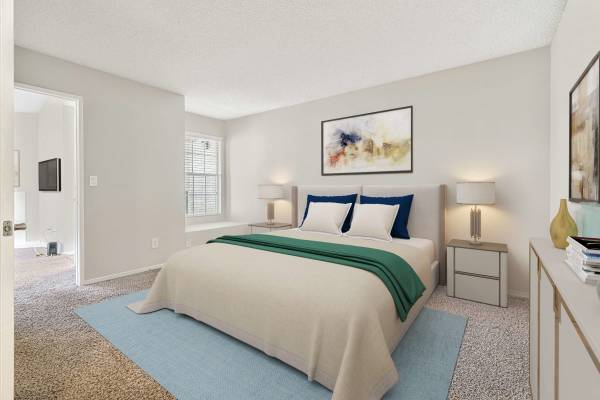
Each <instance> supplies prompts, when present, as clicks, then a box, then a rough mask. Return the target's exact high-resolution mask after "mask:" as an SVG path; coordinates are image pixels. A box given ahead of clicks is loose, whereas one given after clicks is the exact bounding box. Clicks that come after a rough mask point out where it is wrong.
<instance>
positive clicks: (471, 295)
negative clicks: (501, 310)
mask: <svg viewBox="0 0 600 400" xmlns="http://www.w3.org/2000/svg"><path fill="white" fill-rule="evenodd" d="M454 293H455V297H459V298H461V299H465V300H473V301H478V302H480V303H486V304H491V305H494V306H499V305H500V281H499V280H497V279H490V278H482V277H479V276H472V275H462V274H456V275H455V276H454Z"/></svg>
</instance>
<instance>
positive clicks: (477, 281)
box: [446, 239, 508, 307]
mask: <svg viewBox="0 0 600 400" xmlns="http://www.w3.org/2000/svg"><path fill="white" fill-rule="evenodd" d="M447 250H448V251H447V255H446V257H447V259H446V265H447V271H448V283H447V285H448V286H447V293H448V296H451V297H456V298H460V299H464V300H472V301H476V302H479V303H485V304H491V305H494V306H500V307H508V262H507V259H508V246H507V245H505V244H503V243H488V242H481V244H477V245H475V244H471V242H469V241H468V240H456V239H454V240H451V241H450V243H448V248H447Z"/></svg>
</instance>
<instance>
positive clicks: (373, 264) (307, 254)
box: [208, 234, 425, 321]
mask: <svg viewBox="0 0 600 400" xmlns="http://www.w3.org/2000/svg"><path fill="white" fill-rule="evenodd" d="M208 243H225V244H230V245H234V246H244V247H250V248H253V249H258V250H264V251H271V252H274V253H281V254H287V255H290V256H295V257H303V258H310V259H312V260H319V261H326V262H330V263H334V264H341V265H346V266H349V267H353V268H358V269H363V270H365V271H369V272H372V273H373V274H375V275H377V277H378V278H379V279H381V281H382V282H383V283H384V285H385V286H386V287H387V289H388V290H389V292H390V294H391V295H392V298H393V299H394V304H395V305H396V311H397V312H398V316H399V317H400V319H401V320H402V321H404V320H405V319H406V316H407V315H408V312H409V311H410V309H411V307H412V306H413V305H414V304H415V303H416V302H417V300H418V299H419V298H420V297H421V296H422V295H423V292H424V291H425V285H423V282H421V279H420V278H419V276H418V275H417V274H416V272H415V271H414V270H413V269H412V267H411V266H410V265H409V264H408V263H407V262H406V261H405V260H404V259H403V258H402V257H400V256H398V255H396V254H394V253H390V252H389V251H384V250H380V249H374V248H371V247H361V246H351V245H347V244H339V243H328V242H321V241H316V240H303V239H295V238H289V237H284V236H275V235H260V234H253V235H238V236H221V237H219V238H217V239H214V240H210V241H208ZM349 295H351V294H349Z"/></svg>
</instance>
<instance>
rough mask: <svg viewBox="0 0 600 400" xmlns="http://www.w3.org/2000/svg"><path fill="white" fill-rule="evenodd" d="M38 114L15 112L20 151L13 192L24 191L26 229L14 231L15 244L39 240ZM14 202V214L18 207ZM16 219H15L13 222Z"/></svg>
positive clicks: (16, 137) (16, 136)
mask: <svg viewBox="0 0 600 400" xmlns="http://www.w3.org/2000/svg"><path fill="white" fill-rule="evenodd" d="M37 142H38V114H37V113H22V112H18V113H15V134H14V148H15V149H17V150H19V151H20V153H21V185H20V186H19V187H16V188H15V192H24V193H25V196H24V202H25V204H24V207H25V216H26V219H25V221H24V222H25V223H27V230H25V231H16V232H15V245H17V246H20V245H25V244H26V243H27V242H35V241H38V240H40V235H39V228H38V222H37V221H38V178H37V176H38V172H37V162H38V158H37V151H38V146H37ZM20 206H21V204H19V202H18V201H16V202H15V214H17V212H18V210H17V208H18V207H20ZM18 222H21V221H17V220H16V219H15V223H18Z"/></svg>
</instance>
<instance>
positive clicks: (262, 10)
mask: <svg viewBox="0 0 600 400" xmlns="http://www.w3.org/2000/svg"><path fill="white" fill-rule="evenodd" d="M565 3H566V0H254V1H242V0H237V1H236V0H177V1H172V0H126V1H123V0H16V1H15V18H16V23H15V35H16V43H17V45H19V46H23V47H27V48H30V49H33V50H37V51H40V52H42V53H46V54H50V55H53V56H56V57H59V58H63V59H66V60H69V61H72V62H75V63H79V64H82V65H86V66H90V67H93V68H97V69H100V70H102V71H106V72H110V73H113V74H116V75H119V76H123V77H126V78H130V79H133V80H136V81H139V82H143V83H146V84H150V85H153V86H156V87H160V88H164V89H167V90H171V91H173V92H177V93H181V94H183V95H185V97H186V109H187V111H190V112H195V113H198V114H204V115H208V116H212V117H216V118H222V119H229V118H234V117H238V116H242V115H247V114H253V113H257V112H261V111H266V110H270V109H274V108H279V107H283V106H287V105H292V104H297V103H301V102H305V101H309V100H313V99H318V98H322V97H327V96H331V95H334V94H339V93H343V92H348V91H352V90H356V89H361V88H365V87H369V86H375V85H379V84H383V83H386V82H391V81H395V80H399V79H403V78H407V77H412V76H417V75H422V74H425V73H429V72H433V71H439V70H442V69H447V68H452V67H457V66H460V65H465V64H470V63H473V62H477V61H482V60H486V59H490V58H494V57H499V56H502V55H506V54H511V53H516V52H520V51H524V50H528V49H533V48H537V47H541V46H545V45H548V44H549V43H550V41H551V39H552V36H553V34H554V31H555V30H556V27H557V25H558V22H559V21H560V17H561V14H562V10H563V8H564V5H565Z"/></svg>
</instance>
